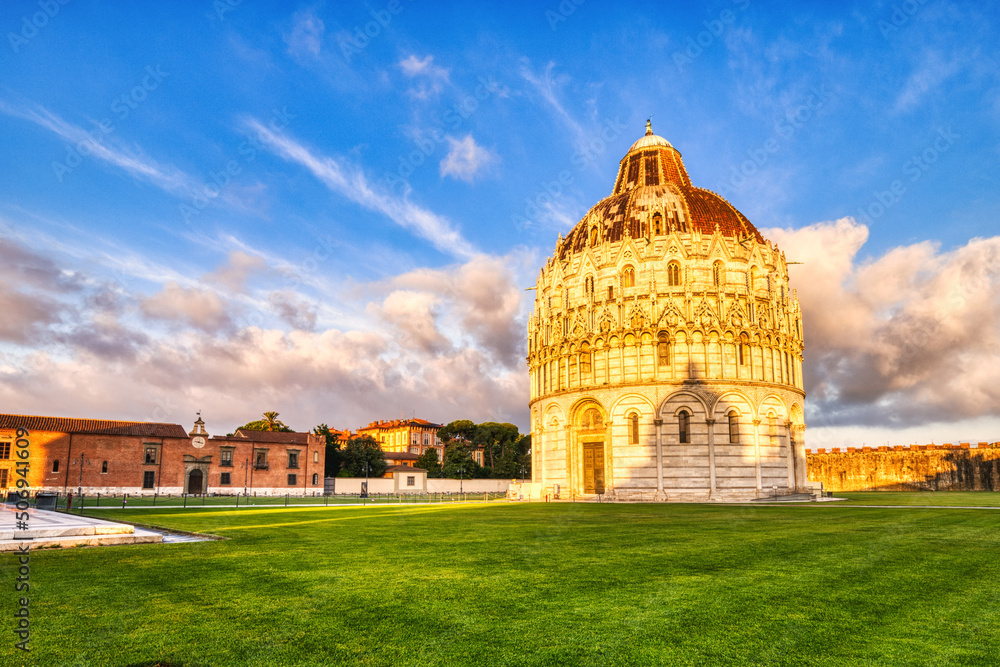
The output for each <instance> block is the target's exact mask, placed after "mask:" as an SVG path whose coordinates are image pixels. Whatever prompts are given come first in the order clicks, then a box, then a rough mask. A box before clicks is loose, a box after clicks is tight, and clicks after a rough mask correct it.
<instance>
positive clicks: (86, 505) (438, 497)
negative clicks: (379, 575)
mask: <svg viewBox="0 0 1000 667" xmlns="http://www.w3.org/2000/svg"><path fill="white" fill-rule="evenodd" d="M31 497H32V498H33V497H34V494H32V496H31ZM506 498H507V494H506V493H498V492H494V493H398V494H396V493H393V494H389V493H369V494H367V495H362V494H360V493H339V494H324V493H319V492H316V493H313V494H311V495H293V494H290V493H286V494H283V495H257V494H256V493H247V494H243V493H236V494H226V495H222V494H217V493H207V494H206V493H202V494H191V493H173V494H171V493H148V494H144V493H139V494H131V493H110V494H108V493H95V494H86V493H85V494H82V495H81V494H76V493H72V494H64V493H57V494H56V510H57V511H63V512H73V513H80V514H82V513H83V512H84V511H85V510H89V509H128V508H147V507H148V508H153V507H250V506H252V507H289V506H294V505H299V506H312V507H317V506H322V507H329V506H331V505H333V506H336V505H379V506H382V505H412V504H434V503H438V504H442V503H482V502H486V503H489V502H496V501H498V500H506ZM68 502H69V503H72V504H71V505H68Z"/></svg>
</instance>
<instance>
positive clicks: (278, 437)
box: [212, 428, 309, 445]
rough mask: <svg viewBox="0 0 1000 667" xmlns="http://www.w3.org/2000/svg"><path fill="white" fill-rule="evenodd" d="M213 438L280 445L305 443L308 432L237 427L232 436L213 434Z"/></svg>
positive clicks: (307, 439)
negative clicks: (252, 429) (253, 429)
mask: <svg viewBox="0 0 1000 667" xmlns="http://www.w3.org/2000/svg"><path fill="white" fill-rule="evenodd" d="M212 439H213V440H237V441H239V442H246V441H250V442H274V443H278V444H282V445H305V444H307V443H308V442H309V434H308V433H298V432H295V431H292V432H288V431H251V430H249V429H243V428H238V429H236V433H235V434H234V435H232V436H229V437H227V436H215V437H214V438H212Z"/></svg>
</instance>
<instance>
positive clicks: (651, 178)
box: [527, 123, 806, 500]
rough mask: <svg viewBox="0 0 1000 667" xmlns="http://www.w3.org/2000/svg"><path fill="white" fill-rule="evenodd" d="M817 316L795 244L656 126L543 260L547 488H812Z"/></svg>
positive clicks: (720, 495) (733, 493) (539, 452)
mask: <svg viewBox="0 0 1000 667" xmlns="http://www.w3.org/2000/svg"><path fill="white" fill-rule="evenodd" d="M802 350H803V344H802V317H801V311H800V309H799V303H798V300H797V297H796V294H795V292H794V291H793V290H792V289H790V287H789V282H788V268H787V263H786V261H785V256H784V254H783V253H782V252H780V251H779V250H778V248H777V247H776V246H773V245H772V244H771V242H770V241H767V240H765V239H764V238H763V237H762V236H761V234H760V232H759V231H758V230H757V229H756V228H755V227H754V226H753V224H751V223H750V221H749V220H747V218H746V217H745V216H744V215H743V214H742V213H740V212H739V211H738V210H736V208H735V207H733V206H732V205H731V204H730V203H729V202H727V201H726V200H724V199H723V198H722V197H720V196H719V195H717V194H715V193H713V192H710V191H708V190H704V189H701V188H697V187H694V186H692V185H691V181H690V179H689V177H688V174H687V171H686V169H685V167H684V163H683V162H682V161H681V154H680V152H678V151H677V149H675V148H674V147H673V146H671V145H670V143H669V142H668V141H667V140H666V139H664V138H663V137H660V136H657V135H655V134H653V131H652V128H651V127H650V125H649V123H647V124H646V134H645V136H644V137H642V138H640V139H639V140H638V141H636V142H635V143H634V144H633V145H632V147H631V148H630V149H629V150H628V152H627V154H626V155H625V157H624V158H622V160H621V163H620V165H619V170H618V178H617V180H616V182H615V186H614V190H613V193H612V194H611V195H610V196H609V197H607V198H605V199H603V200H601V201H600V202H598V203H597V204H596V205H594V207H593V208H591V209H590V211H588V212H587V214H586V215H585V216H584V217H583V219H582V220H580V222H579V223H578V224H577V225H576V226H575V227H574V228H573V229H572V230H571V231H570V232H569V234H568V235H567V236H566V238H562V236H561V235H560V237H559V241H558V243H557V245H556V249H555V254H554V255H553V256H552V257H550V258H549V259H548V260H547V262H546V263H545V265H544V266H543V267H542V269H541V272H540V273H539V276H538V281H537V284H536V299H535V306H534V311H533V313H532V314H531V316H530V318H529V323H528V359H527V361H528V366H529V369H530V376H531V377H530V379H531V402H530V409H531V429H532V445H533V446H532V457H533V460H532V471H533V472H532V475H533V482H534V483H536V484H538V485H539V486H540V487H541V489H542V493H544V494H552V493H556V492H557V491H558V492H559V493H560V494H561V495H563V496H564V497H566V496H569V495H570V494H574V495H586V494H595V493H605V494H609V495H612V496H615V497H619V498H636V499H647V500H651V499H658V500H680V499H692V500H693V499H698V500H707V499H712V500H745V499H750V498H755V497H760V496H765V495H770V494H772V493H774V492H775V491H776V492H778V493H789V492H795V491H804V490H806V459H805V444H804V431H805V424H804V423H803V405H804V400H805V392H804V391H803V384H802Z"/></svg>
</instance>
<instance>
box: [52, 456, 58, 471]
mask: <svg viewBox="0 0 1000 667" xmlns="http://www.w3.org/2000/svg"><path fill="white" fill-rule="evenodd" d="M52 472H59V459H56V460H55V461H53V462H52Z"/></svg>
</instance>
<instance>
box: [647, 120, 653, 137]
mask: <svg viewBox="0 0 1000 667" xmlns="http://www.w3.org/2000/svg"><path fill="white" fill-rule="evenodd" d="M652 120H653V117H652V116H650V117H649V118H647V119H646V136H647V137H648V136H649V135H651V134H652V133H653V123H652Z"/></svg>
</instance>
